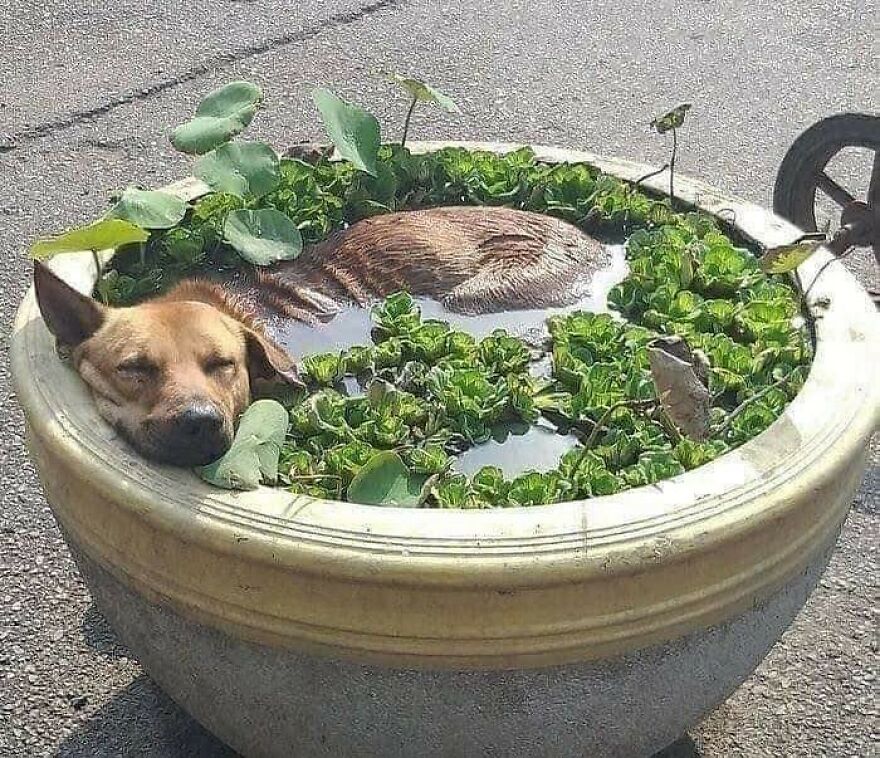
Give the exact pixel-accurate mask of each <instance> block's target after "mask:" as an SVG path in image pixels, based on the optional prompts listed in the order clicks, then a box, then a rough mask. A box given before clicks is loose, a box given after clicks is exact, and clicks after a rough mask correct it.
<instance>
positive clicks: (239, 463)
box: [197, 400, 288, 490]
mask: <svg viewBox="0 0 880 758" xmlns="http://www.w3.org/2000/svg"><path fill="white" fill-rule="evenodd" d="M287 420H288V415H287V411H286V410H285V409H284V406H283V405H281V403H279V402H277V401H276V400H257V401H256V402H255V403H253V404H252V405H251V406H250V407H249V408H248V409H247V410H246V411H245V412H244V414H243V415H242V417H241V421H240V422H239V424H238V431H237V432H236V433H235V439H234V440H233V441H232V445H231V447H230V448H229V450H227V451H226V453H225V454H224V455H223V457H222V458H219V459H218V460H216V461H214V462H213V463H209V464H208V465H207V466H201V467H200V468H198V469H197V471H198V474H199V476H201V477H202V479H204V480H205V481H206V482H209V483H211V484H213V485H215V486H217V487H224V488H225V489H230V490H253V489H256V488H257V487H259V485H260V483H261V482H265V483H266V484H275V482H276V481H277V479H278V458H279V456H280V454H281V445H282V444H283V442H284V438H285V436H286V434H287Z"/></svg>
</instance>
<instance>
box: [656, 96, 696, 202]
mask: <svg viewBox="0 0 880 758" xmlns="http://www.w3.org/2000/svg"><path fill="white" fill-rule="evenodd" d="M690 109H691V104H690V103H682V104H681V105H676V106H675V108H673V109H672V110H671V111H667V112H666V113H664V114H663V115H662V116H656V117H655V118H654V119H653V120H652V121H651V126H652V127H653V128H654V130H655V131H656V132H657V134H666V133H667V132H672V153H671V155H670V156H669V163H668V164H667V166H666V167H668V168H669V199H670V200H672V201H673V202H674V201H675V158H676V153H677V151H678V130H679V129H680V128H681V127H682V126H683V125H684V119H685V116H686V115H687V112H688V111H689V110H690Z"/></svg>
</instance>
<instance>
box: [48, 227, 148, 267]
mask: <svg viewBox="0 0 880 758" xmlns="http://www.w3.org/2000/svg"><path fill="white" fill-rule="evenodd" d="M149 236H150V235H149V233H148V232H146V231H144V230H143V229H141V228H140V227H139V226H137V225H135V224H132V223H131V222H129V221H123V220H122V219H120V218H108V219H103V220H102V221H98V222H96V223H94V224H89V225H88V226H82V227H80V228H79V229H71V230H70V231H69V232H65V233H64V234H60V235H58V236H57V237H51V238H49V239H43V240H38V241H37V242H35V243H34V244H33V245H32V246H31V256H32V257H34V258H36V259H37V260H43V259H45V258H51V257H52V256H53V255H58V254H59V253H78V252H81V251H83V250H111V249H115V248H117V247H121V246H122V245H128V244H129V243H132V242H146V241H147V239H148V238H149Z"/></svg>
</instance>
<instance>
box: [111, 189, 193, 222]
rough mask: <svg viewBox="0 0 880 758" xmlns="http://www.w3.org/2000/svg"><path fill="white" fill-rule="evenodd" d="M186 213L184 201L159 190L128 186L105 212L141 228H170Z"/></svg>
mask: <svg viewBox="0 0 880 758" xmlns="http://www.w3.org/2000/svg"><path fill="white" fill-rule="evenodd" d="M185 215H186V203H185V202H184V201H183V200H181V199H180V198H179V197H176V196H174V195H169V194H168V193H167V192H162V191H160V190H142V189H138V188H137V187H128V188H127V189H126V190H125V191H124V192H123V193H122V197H121V198H119V202H118V203H116V205H114V206H113V207H112V208H111V209H110V212H109V213H108V214H107V217H108V218H121V219H123V220H124V221H130V222H131V223H132V224H137V226H140V227H141V228H143V229H170V228H171V227H172V226H174V225H175V224H177V223H178V222H179V221H180V220H181V219H182V218H183V217H184V216H185Z"/></svg>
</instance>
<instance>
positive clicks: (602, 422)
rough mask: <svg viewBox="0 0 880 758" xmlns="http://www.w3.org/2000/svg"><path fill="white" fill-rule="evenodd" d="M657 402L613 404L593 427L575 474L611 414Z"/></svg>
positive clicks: (643, 401) (637, 401) (647, 406)
mask: <svg viewBox="0 0 880 758" xmlns="http://www.w3.org/2000/svg"><path fill="white" fill-rule="evenodd" d="M656 402H657V401H656V400H618V401H617V402H616V403H612V404H611V405H610V406H609V407H608V408H607V410H606V411H605V413H603V414H602V415H601V416H600V417H599V420H598V421H597V422H596V423H595V425H594V426H593V429H592V431H591V432H590V434H589V435H588V436H587V439H586V440H585V441H584V450H583V452H582V453H581V456H580V458H578V462H577V464H576V465H575V467H574V472H573V473H574V474H576V473H577V472H578V471H580V468H581V466H582V465H583V463H584V461H585V460H586V458H587V453H588V452H590V448H592V447H593V445H594V444H595V442H596V438H597V437H598V436H599V432H600V431H601V430H602V429H603V428H604V427H605V424H607V423H608V419H610V418H611V414H612V413H614V411H616V410H617V409H618V408H650V407H651V406H652V405H654V404H655V403H656Z"/></svg>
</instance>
